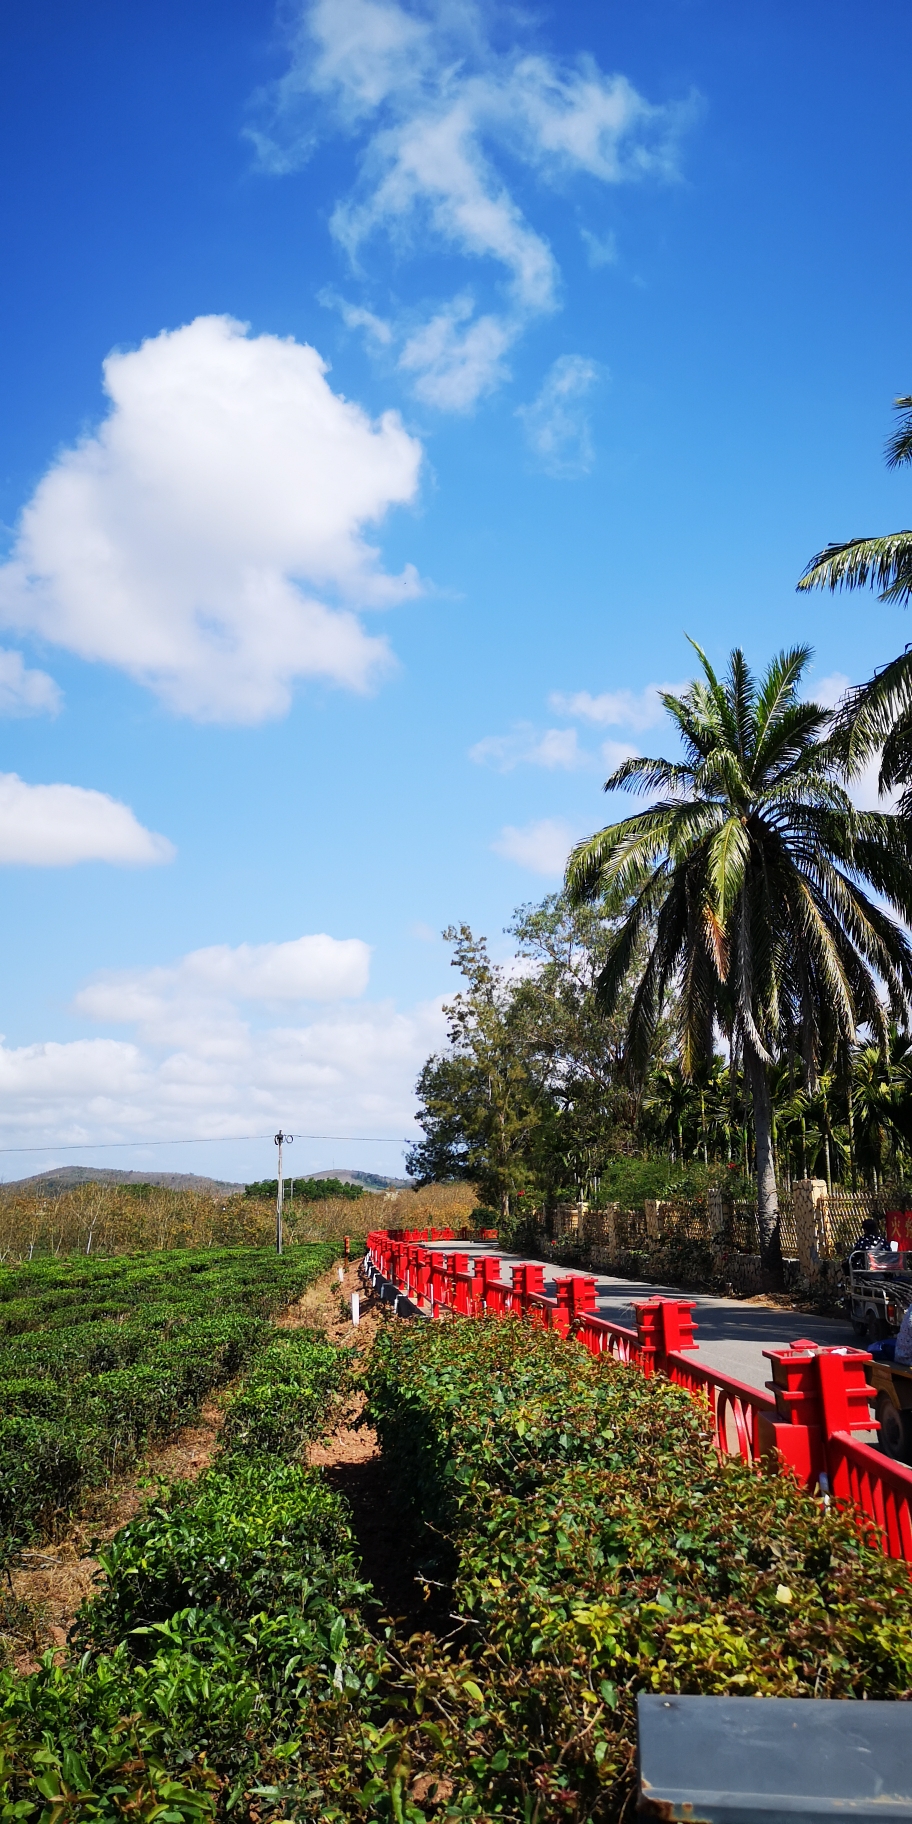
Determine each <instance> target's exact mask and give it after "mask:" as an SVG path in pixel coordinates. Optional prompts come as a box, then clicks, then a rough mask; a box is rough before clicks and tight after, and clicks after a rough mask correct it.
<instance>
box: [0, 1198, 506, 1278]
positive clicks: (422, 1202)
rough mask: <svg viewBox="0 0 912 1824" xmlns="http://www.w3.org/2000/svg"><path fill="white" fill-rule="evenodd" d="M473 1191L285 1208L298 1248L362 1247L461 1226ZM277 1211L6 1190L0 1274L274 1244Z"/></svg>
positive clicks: (242, 1202)
mask: <svg viewBox="0 0 912 1824" xmlns="http://www.w3.org/2000/svg"><path fill="white" fill-rule="evenodd" d="M475 1201H476V1199H475V1193H474V1190H473V1188H472V1186H471V1185H459V1184H444V1185H431V1186H429V1187H428V1188H427V1189H426V1190H422V1191H399V1192H396V1193H394V1194H393V1195H391V1196H384V1195H382V1194H381V1195H376V1194H374V1193H372V1192H366V1193H365V1194H364V1196H362V1197H358V1198H355V1199H351V1198H348V1197H330V1198H326V1199H324V1200H322V1201H320V1202H309V1201H305V1200H304V1199H302V1198H298V1199H296V1200H293V1201H291V1202H290V1203H289V1202H286V1205H285V1234H286V1238H287V1240H288V1242H289V1244H291V1245H295V1244H301V1243H323V1242H325V1243H328V1244H333V1245H335V1244H338V1243H340V1242H341V1240H342V1237H343V1236H344V1235H349V1236H351V1238H352V1239H353V1240H355V1241H359V1242H360V1241H363V1238H364V1236H365V1235H366V1234H367V1233H368V1231H369V1230H370V1229H372V1228H380V1227H383V1226H385V1225H387V1224H390V1223H394V1224H396V1225H398V1226H399V1227H414V1228H420V1227H422V1226H425V1225H427V1224H428V1223H434V1224H436V1225H437V1226H438V1227H441V1228H442V1227H446V1226H447V1225H449V1226H450V1227H453V1228H459V1227H462V1226H463V1225H465V1224H467V1223H468V1222H469V1220H470V1216H471V1212H472V1210H473V1208H474V1206H475ZM274 1238H275V1205H274V1203H273V1202H270V1201H269V1200H267V1199H256V1198H249V1197H244V1196H234V1197H222V1198H220V1197H217V1196H216V1197H213V1196H210V1195H209V1194H208V1193H201V1192H199V1191H172V1190H166V1189H164V1188H163V1187H161V1186H159V1185H142V1184H124V1185H110V1184H94V1183H89V1184H82V1185H79V1186H77V1187H76V1189H74V1190H71V1191H67V1192H65V1193H64V1194H63V1195H62V1196H59V1197H47V1196H35V1195H28V1196H25V1195H23V1194H22V1193H21V1192H17V1193H11V1192H6V1193H3V1192H0V1267H2V1266H3V1265H16V1264H19V1263H22V1262H27V1261H36V1260H43V1259H47V1258H51V1259H61V1258H63V1257H64V1256H65V1255H68V1254H84V1255H86V1256H87V1257H89V1258H91V1257H92V1256H93V1255H119V1254H130V1253H142V1254H147V1253H151V1252H163V1251H168V1250H170V1249H172V1248H196V1249H201V1248H219V1247H254V1248H256V1247H271V1246H272V1245H273V1242H274Z"/></svg>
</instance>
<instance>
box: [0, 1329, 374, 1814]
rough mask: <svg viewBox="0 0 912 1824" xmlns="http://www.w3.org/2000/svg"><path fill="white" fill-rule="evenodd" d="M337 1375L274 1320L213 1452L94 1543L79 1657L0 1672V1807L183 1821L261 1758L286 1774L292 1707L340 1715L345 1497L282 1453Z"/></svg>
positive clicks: (334, 1366)
mask: <svg viewBox="0 0 912 1824" xmlns="http://www.w3.org/2000/svg"><path fill="white" fill-rule="evenodd" d="M347 1384H348V1360H347V1357H346V1355H345V1353H344V1352H342V1351H339V1350H337V1349H334V1348H332V1347H331V1346H330V1345H329V1344H327V1343H326V1342H325V1341H323V1340H322V1339H319V1338H316V1337H314V1336H313V1335H311V1334H309V1333H305V1332H292V1333H289V1334H287V1335H280V1336H277V1337H275V1339H274V1341H273V1342H272V1344H271V1345H270V1346H269V1347H268V1348H267V1349H266V1350H264V1352H263V1353H262V1355H261V1356H260V1358H259V1360H258V1362H257V1364H256V1366H255V1368H254V1371H253V1373H252V1375H251V1377H250V1380H249V1382H248V1384H247V1386H246V1388H245V1389H244V1391H243V1392H242V1393H241V1394H240V1395H239V1396H238V1398H237V1400H236V1402H235V1407H236V1410H234V1411H232V1412H230V1413H229V1425H228V1427H227V1440H226V1446H225V1449H224V1450H223V1451H222V1453H221V1454H220V1456H219V1458H218V1461H217V1463H216V1465H215V1466H214V1467H213V1468H212V1469H210V1470H209V1471H208V1472H207V1473H206V1474H205V1475H204V1476H203V1477H202V1478H201V1480H200V1481H199V1482H198V1483H197V1484H196V1486H195V1487H188V1486H186V1485H184V1486H178V1487H177V1488H176V1489H175V1490H174V1491H173V1492H172V1494H171V1497H170V1499H168V1500H166V1501H164V1502H163V1503H162V1504H161V1505H160V1506H158V1507H156V1508H154V1509H153V1510H152V1511H151V1512H149V1513H147V1514H145V1515H144V1516H143V1517H142V1518H140V1519H138V1520H136V1521H134V1522H132V1523H131V1524H130V1525H129V1526H128V1527H126V1528H125V1529H124V1530H123V1531H122V1532H121V1533H120V1534H119V1535H118V1537H117V1539H116V1540H115V1541H114V1542H113V1544H112V1545H111V1546H110V1547H109V1548H108V1549H107V1551H106V1552H105V1553H104V1554H103V1555H102V1565H103V1571H104V1584H103V1587H102V1591H101V1593H100V1595H99V1597H98V1598H97V1600H96V1601H95V1602H93V1603H90V1604H88V1605H86V1606H85V1608H84V1609H83V1611H82V1613H81V1616H80V1618H79V1622H78V1628H77V1647H78V1649H79V1650H80V1652H81V1657H79V1658H77V1659H76V1660H75V1661H73V1662H71V1663H70V1665H68V1666H66V1667H60V1666H55V1665H54V1662H53V1655H51V1654H48V1655H46V1657H45V1660H44V1663H43V1665H42V1667H41V1669H40V1671H38V1672H36V1673H34V1674H33V1675H32V1676H31V1677H29V1678H26V1679H16V1678H14V1677H12V1676H10V1675H9V1674H0V1817H17V1818H19V1817H21V1818H23V1819H33V1820H35V1824H38V1821H39V1820H40V1821H41V1824H77V1821H78V1824H82V1821H83V1820H86V1821H88V1820H90V1819H91V1820H96V1819H97V1820H102V1819H104V1820H113V1819H115V1818H126V1817H129V1818H131V1819H133V1818H136V1819H139V1820H146V1819H148V1820H150V1821H151V1820H152V1819H156V1820H161V1824H199V1821H200V1820H201V1819H203V1818H208V1817H210V1816H211V1815H212V1812H213V1810H214V1809H215V1807H216V1806H218V1807H219V1809H220V1810H222V1811H225V1812H228V1813H230V1812H232V1811H235V1810H236V1808H237V1807H238V1805H239V1804H240V1803H241V1800H242V1794H243V1793H244V1792H245V1791H246V1790H247V1789H248V1787H249V1786H250V1784H251V1782H255V1781H256V1779H257V1775H258V1770H259V1769H260V1767H261V1764H262V1763H263V1761H264V1758H265V1759H267V1760H268V1763H269V1767H270V1769H271V1770H272V1773H273V1775H274V1774H275V1771H276V1769H281V1768H282V1766H283V1765H284V1764H286V1763H289V1762H294V1764H295V1766H296V1769H297V1774H296V1783H297V1784H298V1785H300V1781H301V1778H302V1773H303V1769H304V1767H305V1765H306V1744H305V1745H304V1748H305V1751H304V1753H303V1756H302V1741H301V1739H300V1738H301V1732H302V1725H304V1726H305V1727H306V1719H307V1717H308V1715H310V1714H311V1713H314V1714H319V1716H320V1718H321V1726H323V1727H326V1726H328V1724H329V1721H330V1719H336V1718H338V1719H339V1727H340V1728H341V1729H344V1724H345V1718H346V1717H347V1715H348V1712H349V1708H350V1704H351V1701H352V1698H353V1697H354V1696H356V1695H357V1694H359V1693H360V1691H361V1686H362V1674H361V1673H360V1672H359V1670H358V1661H359V1658H360V1653H359V1647H360V1645H361V1642H362V1640H363V1635H364V1630H363V1624H362V1623H361V1621H360V1618H359V1611H358V1605H359V1603H360V1601H361V1599H362V1598H363V1596H364V1595H365V1593H366V1586H364V1585H363V1584H362V1583H361V1581H360V1579H359V1574H358V1568H357V1563H356V1560H355V1557H354V1553H353V1546H352V1538H351V1534H350V1531H349V1528H348V1523H347V1519H346V1515H345V1510H344V1507H343V1504H342V1503H341V1502H340V1500H339V1498H338V1497H337V1496H336V1495H334V1494H333V1493H332V1492H331V1490H330V1489H328V1488H327V1487H326V1485H325V1484H324V1483H323V1482H322V1481H321V1479H320V1477H319V1475H318V1474H316V1473H315V1472H313V1471H311V1470H308V1469H305V1468H304V1467H302V1464H301V1462H300V1460H299V1459H300V1458H301V1457H302V1455H303V1453H304V1451H305V1450H306V1447H307V1445H308V1444H309V1443H310V1442H311V1441H312V1440H313V1439H314V1438H315V1437H316V1436H317V1435H319V1433H320V1432H321V1431H322V1429H323V1428H324V1427H325V1425H326V1424H327V1423H331V1422H332V1420H333V1418H334V1415H335V1412H336V1409H337V1406H338V1402H339V1400H340V1398H341V1397H342V1395H343V1393H344V1392H345V1390H346V1387H347ZM285 1409H288V1421H287V1424H286V1427H285V1430H284V1433H283V1449H282V1453H281V1454H273V1447H274V1445H275V1442H276V1439H277V1437H278V1435H279V1432H280V1429H281V1427H280V1424H279V1414H280V1413H281V1412H282V1411H283V1410H285ZM302 1413H303V1414H306V1417H303V1418H302ZM252 1415H256V1417H255V1422H254V1419H253V1417H252ZM264 1444H265V1449H264V1448H263V1446H264ZM333 1727H335V1725H334V1724H333ZM337 1732H338V1731H337ZM36 1792H40V1795H41V1798H40V1799H36ZM238 1815H240V1816H246V1815H247V1806H246V1804H241V1809H240V1812H239V1814H238Z"/></svg>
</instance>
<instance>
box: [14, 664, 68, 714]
mask: <svg viewBox="0 0 912 1824" xmlns="http://www.w3.org/2000/svg"><path fill="white" fill-rule="evenodd" d="M62 701H63V698H62V694H61V691H60V688H59V685H57V684H55V682H54V679H53V678H51V677H48V674H47V672H46V671H32V670H31V669H30V668H29V667H28V666H27V665H26V663H25V660H24V659H23V657H22V654H21V652H8V651H6V652H4V651H0V716H40V715H51V716H54V715H56V714H57V711H58V709H59V708H60V705H61V702H62Z"/></svg>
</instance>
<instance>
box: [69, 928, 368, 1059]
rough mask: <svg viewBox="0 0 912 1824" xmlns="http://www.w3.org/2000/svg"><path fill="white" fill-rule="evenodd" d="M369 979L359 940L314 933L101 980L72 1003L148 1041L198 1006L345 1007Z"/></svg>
mask: <svg viewBox="0 0 912 1824" xmlns="http://www.w3.org/2000/svg"><path fill="white" fill-rule="evenodd" d="M369 973H370V948H369V946H368V945H367V944H365V943H363V942H362V940H361V939H360V938H359V937H348V938H336V937H327V936H326V934H325V932H319V933H317V934H316V935H314V936H312V937H298V938H293V939H292V941H291V942H290V943H284V944H238V945H236V946H235V947H234V948H232V947H231V946H230V945H228V944H212V945H210V946H209V947H208V948H207V949H205V950H192V951H191V952H190V953H189V955H187V956H184V957H182V958H181V960H180V961H179V962H178V963H175V964H173V965H171V966H170V967H162V968H157V969H144V970H130V971H126V972H118V973H116V974H109V975H103V976H101V977H99V978H98V979H97V980H96V981H94V982H90V983H89V984H88V986H87V987H85V988H83V989H82V990H81V991H80V993H79V994H78V995H77V996H76V1000H75V1003H74V1004H75V1006H76V1008H77V1011H78V1012H80V1013H84V1014H87V1015H88V1016H89V1018H90V1019H94V1020H107V1021H111V1022H114V1023H117V1024H122V1023H124V1022H134V1021H135V1022H138V1023H139V1024H140V1025H141V1026H142V1029H143V1031H144V1033H145V1035H146V1036H147V1037H151V1036H153V1035H154V1036H158V1037H161V1036H162V1032H163V1031H164V1032H165V1033H169V1032H170V1031H171V1029H172V1026H173V1022H174V1020H175V1019H176V1020H177V1021H178V1023H179V1025H180V1027H181V1029H182V1030H183V1029H184V1027H185V1026H186V1024H187V1022H188V1020H189V1021H190V1022H191V1023H192V1022H193V1021H194V1020H195V1019H197V1018H199V1017H200V1004H204V1005H205V1006H206V1007H208V1008H209V1009H210V1011H211V1009H212V1007H213V1006H215V1005H217V1004H220V1003H224V1004H225V1005H226V1006H227V1005H228V1004H229V1003H233V1002H234V1001H254V1002H262V1003H265V1004H268V1005H277V1004H279V1003H282V1002H296V1001H336V1000H351V999H354V998H356V997H357V996H358V995H361V994H363V993H364V990H365V988H366V987H367V982H368V976H369ZM203 1023H205V1016H203Z"/></svg>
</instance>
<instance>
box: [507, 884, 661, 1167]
mask: <svg viewBox="0 0 912 1824" xmlns="http://www.w3.org/2000/svg"><path fill="white" fill-rule="evenodd" d="M613 928H614V927H613V925H612V923H611V921H610V920H608V919H606V917H605V915H604V911H603V909H602V907H601V906H599V905H594V906H583V907H577V908H574V907H571V906H570V904H569V903H568V901H567V898H566V895H564V894H562V893H553V894H549V896H548V897H547V898H546V899H545V900H543V901H542V903H541V905H538V906H523V907H521V908H520V910H519V911H518V912H517V914H516V916H515V918H514V921H513V923H512V924H511V925H510V926H509V931H510V935H511V936H512V937H514V938H515V939H516V947H517V954H518V957H519V958H520V960H521V962H522V964H523V965H524V967H523V968H522V970H521V972H520V973H519V974H518V975H516V977H515V978H514V1004H515V1020H516V1025H517V1028H518V1030H520V1031H521V1033H522V1043H523V1048H524V1056H525V1058H526V1061H527V1067H528V1068H529V1069H530V1070H531V1071H532V1072H533V1073H534V1076H535V1079H536V1082H537V1083H539V1084H540V1085H541V1087H542V1090H543V1092H544V1095H543V1098H542V1103H541V1109H542V1120H541V1123H540V1126H539V1128H538V1131H537V1135H536V1148H535V1155H536V1156H535V1174H536V1179H537V1184H538V1189H539V1190H540V1192H541V1193H543V1194H544V1196H545V1198H546V1199H547V1200H554V1201H558V1200H561V1199H563V1198H566V1197H569V1196H574V1197H586V1198H588V1199H590V1200H591V1199H593V1198H597V1196H598V1192H599V1183H600V1179H601V1174H602V1172H603V1171H604V1170H605V1167H606V1165H607V1163H608V1161H609V1160H610V1159H612V1158H614V1157H616V1156H617V1154H618V1153H619V1152H624V1151H629V1150H631V1149H632V1148H633V1147H634V1146H636V1145H637V1144H638V1143H639V1136H638V1134H637V1128H638V1124H639V1118H640V1112H641V1111H640V1097H639V1094H638V1093H637V1092H636V1091H632V1090H631V1087H630V1086H629V1085H628V1084H626V1083H625V1082H624V1079H623V1074H622V1072H621V1070H620V1063H621V1056H622V1050H623V1040H624V1023H623V1008H619V1009H617V1010H616V1011H615V1012H614V1013H613V1014H611V1015H608V1014H606V1013H605V1011H604V1008H603V1007H602V1006H601V1005H600V1003H599V1001H598V998H597V996H596V993H595V984H596V981H597V978H598V975H599V973H600V970H601V968H602V966H603V963H604V960H605V957H606V955H607V951H608V946H609V944H610V942H611V939H612V936H613Z"/></svg>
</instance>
